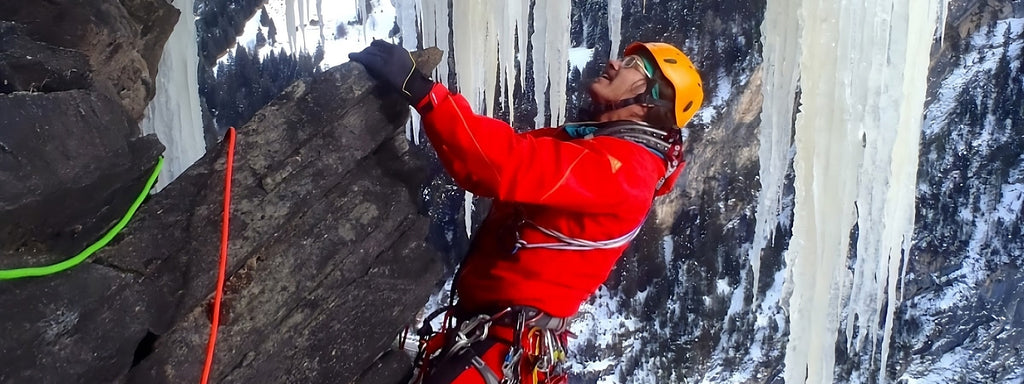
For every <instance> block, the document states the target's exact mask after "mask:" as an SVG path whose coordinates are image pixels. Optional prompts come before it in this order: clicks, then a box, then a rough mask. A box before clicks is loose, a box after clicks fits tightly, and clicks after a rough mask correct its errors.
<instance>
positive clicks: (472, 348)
mask: <svg viewBox="0 0 1024 384" xmlns="http://www.w3.org/2000/svg"><path fill="white" fill-rule="evenodd" d="M451 311H456V309H453V308H452V307H444V308H441V309H439V310H437V311H434V312H433V313H431V314H430V315H428V316H427V317H426V318H425V319H424V326H423V327H422V328H420V331H419V332H417V333H418V334H419V336H420V351H419V353H418V354H417V358H416V369H417V371H418V376H417V380H416V381H415V382H416V383H423V384H432V383H449V382H450V381H452V380H454V379H455V378H457V377H459V375H461V374H462V373H463V372H465V371H466V370H468V369H470V368H473V369H476V371H477V373H479V375H480V377H481V378H483V380H484V382H485V383H486V384H521V383H523V374H524V369H525V370H527V371H526V373H527V374H528V375H529V377H530V378H532V381H531V382H530V384H556V383H566V382H567V380H568V372H567V371H566V369H565V367H564V365H565V364H564V363H565V362H566V361H567V360H568V353H567V350H568V349H567V343H568V338H569V337H570V336H571V333H570V332H569V331H568V328H569V319H566V318H557V317H552V316H549V315H547V314H545V313H543V312H541V311H540V310H537V309H535V308H532V307H525V306H516V307H506V308H505V309H503V310H501V311H499V312H497V313H495V314H493V315H487V314H476V315H471V316H469V317H468V319H466V320H464V321H462V322H460V323H459V324H457V326H455V327H452V328H451V330H450V331H448V330H447V329H446V327H447V325H446V324H442V330H441V331H440V332H433V330H432V329H431V327H430V321H431V320H432V319H433V318H434V317H436V316H438V314H439V313H441V312H445V313H448V312H451ZM457 317H458V316H457ZM437 340H441V341H443V343H444V344H443V345H437V344H435V343H436V341H437ZM497 343H503V344H506V345H508V346H509V350H508V352H507V353H506V354H505V356H504V358H503V359H502V361H501V376H500V377H501V379H499V376H498V374H497V372H495V371H494V369H492V368H491V367H490V366H488V365H487V364H486V363H485V362H484V360H483V358H482V357H483V355H484V354H485V353H486V352H487V351H488V350H489V349H491V348H492V347H493V346H494V345H495V344H497ZM431 348H433V349H434V350H433V351H429V350H428V349H431ZM541 375H543V380H541V377H542V376H541Z"/></svg>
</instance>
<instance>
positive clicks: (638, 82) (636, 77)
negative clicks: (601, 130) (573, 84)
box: [590, 56, 647, 104]
mask: <svg viewBox="0 0 1024 384" xmlns="http://www.w3.org/2000/svg"><path fill="white" fill-rule="evenodd" d="M645 71H646V70H645V69H644V64H643V61H641V60H639V57H637V56H628V57H626V58H624V59H622V60H609V61H608V65H606V66H605V68H604V72H603V73H602V74H601V76H598V78H597V79H595V80H594V82H593V83H592V84H590V97H591V99H592V100H593V102H595V103H602V104H610V103H614V102H616V101H619V100H625V99H629V98H632V97H635V96H636V95H639V94H640V93H642V92H644V91H645V90H646V89H647V74H646V72H645Z"/></svg>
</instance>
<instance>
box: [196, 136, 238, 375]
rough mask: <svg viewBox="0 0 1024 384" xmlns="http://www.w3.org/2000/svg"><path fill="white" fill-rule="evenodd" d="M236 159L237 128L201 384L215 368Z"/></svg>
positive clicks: (229, 163)
mask: <svg viewBox="0 0 1024 384" xmlns="http://www.w3.org/2000/svg"><path fill="white" fill-rule="evenodd" d="M234 159H235V127H230V128H228V158H227V167H226V169H225V174H226V176H225V177H224V224H223V225H222V226H221V229H220V271H219V272H218V274H217V290H216V291H215V293H214V296H213V319H212V320H211V321H210V341H209V342H208V343H207V344H206V363H205V364H203V377H202V380H201V381H200V383H202V384H206V382H207V379H209V377H210V368H211V367H212V366H213V349H214V345H215V344H216V343H217V327H218V326H219V325H220V301H221V299H222V297H223V296H224V272H225V270H226V269H227V266H228V219H230V218H231V211H230V209H231V168H232V167H233V166H234Z"/></svg>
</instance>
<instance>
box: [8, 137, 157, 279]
mask: <svg viewBox="0 0 1024 384" xmlns="http://www.w3.org/2000/svg"><path fill="white" fill-rule="evenodd" d="M163 165H164V158H163V157H160V158H159V159H157V161H156V167H154V168H153V173H152V174H150V175H149V180H147V181H146V186H145V187H143V188H142V192H140V193H139V197H136V198H135V202H133V203H132V205H131V206H130V207H128V212H126V213H125V214H124V217H121V220H120V221H118V222H117V224H116V225H114V227H113V228H111V229H110V231H107V234H106V235H103V237H102V238H100V239H99V240H98V241H96V242H95V243H92V245H90V246H89V247H88V248H86V249H85V250H83V251H82V252H79V253H78V254H77V255H75V256H74V257H72V258H70V259H67V260H64V261H62V262H59V263H56V264H50V265H45V266H40V267H27V268H17V269H5V270H0V280H11V279H20V278H23V277H39V276H47V275H52V274H54V273H57V272H60V271H63V270H66V269H69V268H71V267H74V266H76V265H78V264H81V263H82V262H83V261H85V259H87V258H89V256H91V255H92V254H93V253H96V251H98V250H100V249H101V248H103V247H104V246H106V245H107V243H109V242H110V240H111V239H113V238H114V236H117V234H118V233H120V232H121V230H122V229H124V227H125V225H128V221H129V220H131V219H132V216H133V215H135V211H136V210H138V209H139V206H140V205H142V201H143V200H145V199H146V196H148V195H149V190H150V189H152V188H153V183H155V182H156V177H157V175H159V174H160V168H161V167H163Z"/></svg>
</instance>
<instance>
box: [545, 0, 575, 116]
mask: <svg viewBox="0 0 1024 384" xmlns="http://www.w3.org/2000/svg"><path fill="white" fill-rule="evenodd" d="M547 7H548V10H547V12H546V13H545V16H546V19H547V27H546V28H545V29H546V32H545V33H546V42H545V44H546V47H545V48H544V53H545V55H547V59H546V62H547V71H548V79H549V81H550V85H551V99H550V103H551V105H550V107H548V110H549V111H551V125H552V126H558V125H561V124H562V123H563V121H564V120H565V105H566V86H567V83H566V82H567V81H568V80H569V33H570V31H569V26H570V25H571V23H570V15H571V11H572V3H571V2H569V1H549V2H547Z"/></svg>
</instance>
